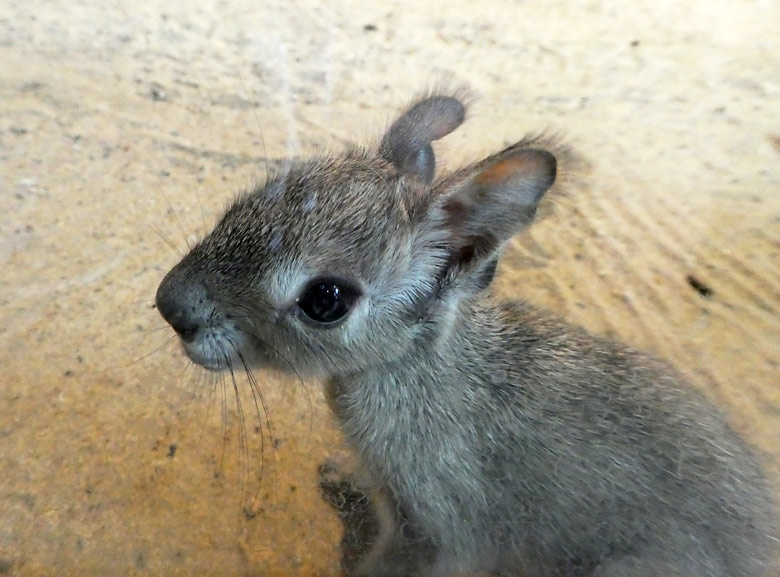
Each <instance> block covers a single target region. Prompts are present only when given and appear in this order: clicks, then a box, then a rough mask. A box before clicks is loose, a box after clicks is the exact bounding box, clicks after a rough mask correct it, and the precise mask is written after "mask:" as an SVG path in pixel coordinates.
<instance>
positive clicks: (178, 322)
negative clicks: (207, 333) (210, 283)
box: [155, 269, 205, 343]
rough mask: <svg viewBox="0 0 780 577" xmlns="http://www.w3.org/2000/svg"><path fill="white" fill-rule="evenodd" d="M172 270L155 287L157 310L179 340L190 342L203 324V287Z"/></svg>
mask: <svg viewBox="0 0 780 577" xmlns="http://www.w3.org/2000/svg"><path fill="white" fill-rule="evenodd" d="M175 270H176V269H174V271H175ZM174 271H172V273H169V275H168V276H167V277H166V278H165V279H164V280H163V282H162V283H161V284H160V288H159V289H157V297H156V299H155V300H156V303H157V310H158V311H159V312H160V315H162V317H163V318H164V319H165V320H166V321H167V322H168V324H169V325H171V328H173V330H174V331H176V334H178V335H179V337H180V338H181V340H183V341H184V342H187V343H191V342H192V341H194V340H195V338H196V336H197V334H198V329H200V327H201V326H202V325H203V318H202V315H201V314H200V312H201V310H202V309H203V307H204V301H205V288H204V287H203V286H202V285H200V283H193V282H190V281H187V280H184V279H182V278H181V276H180V275H178V274H176V273H175V272H174Z"/></svg>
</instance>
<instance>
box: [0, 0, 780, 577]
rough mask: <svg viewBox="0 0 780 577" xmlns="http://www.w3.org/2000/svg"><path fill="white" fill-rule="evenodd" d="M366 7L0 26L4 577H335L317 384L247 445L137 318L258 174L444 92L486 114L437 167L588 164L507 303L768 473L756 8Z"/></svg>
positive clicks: (767, 160)
mask: <svg viewBox="0 0 780 577" xmlns="http://www.w3.org/2000/svg"><path fill="white" fill-rule="evenodd" d="M378 4H379V3H377V6H376V7H375V6H372V5H371V3H367V2H358V1H346V0H343V1H339V2H333V3H322V4H317V3H314V2H281V1H276V0H271V1H269V2H265V3H258V2H249V1H246V0H235V1H224V2H214V1H206V2H199V3H194V2H193V3H191V4H190V5H184V3H181V4H179V3H172V2H127V1H120V2H116V3H112V4H110V5H109V4H106V3H99V2H87V1H81V2H68V3H54V2H41V1H30V2H4V3H0V63H1V64H0V214H2V215H3V216H2V218H0V263H1V264H2V280H1V281H0V318H2V323H1V325H2V326H0V394H1V395H2V402H0V471H1V473H0V510H2V514H1V515H0V573H10V574H13V575H55V574H56V575H95V576H98V575H100V576H104V575H217V574H219V575H223V576H230V575H290V574H301V575H336V574H338V562H337V548H336V545H337V542H338V531H339V527H338V524H337V522H336V519H335V518H334V515H332V514H331V512H330V511H329V510H328V509H327V507H326V506H325V505H324V504H322V503H321V502H320V500H319V498H318V496H317V492H316V489H315V483H316V465H317V464H318V463H319V462H321V461H322V460H323V459H324V457H325V456H326V455H327V454H329V453H330V452H332V451H333V450H334V448H335V447H338V445H339V440H338V433H337V432H336V431H335V429H334V427H333V424H332V422H331V420H330V417H329V416H328V414H327V411H326V410H325V409H324V407H323V404H322V400H321V396H320V392H319V388H318V386H317V383H313V382H312V383H307V384H306V385H305V387H304V386H303V385H302V384H301V383H297V382H294V381H290V380H285V379H282V378H280V377H275V376H272V375H266V374H263V373H258V377H259V379H260V381H261V386H262V391H263V394H264V398H265V401H266V403H267V406H268V414H267V415H265V414H262V412H261V414H260V415H259V417H258V415H257V414H256V413H255V411H254V407H253V405H252V408H251V409H250V408H249V407H250V405H251V399H250V397H249V395H248V393H247V389H246V383H245V382H244V381H242V380H240V379H239V383H238V384H239V388H240V391H241V395H242V398H243V400H244V405H243V407H244V416H245V417H246V423H245V427H242V425H241V423H240V422H239V421H238V420H237V410H236V402H235V396H234V394H233V391H232V383H230V382H229V381H225V380H220V379H216V378H215V377H213V376H211V375H207V374H205V373H204V372H203V371H201V370H199V369H197V368H195V367H192V366H191V365H190V364H188V363H187V362H186V361H185V360H184V359H183V356H182V354H181V353H180V352H179V350H178V347H177V346H176V342H175V339H173V338H172V333H171V331H170V330H169V329H168V327H167V326H166V325H165V324H164V323H163V321H162V320H161V319H160V318H159V317H158V315H157V313H156V311H155V310H153V309H152V304H153V298H154V293H155V290H156V287H157V284H158V283H159V281H160V279H161V278H162V276H163V274H164V273H165V271H166V270H167V269H168V268H169V267H170V266H172V265H173V264H174V263H175V262H176V261H177V259H178V258H179V255H180V254H181V253H182V251H184V250H186V246H187V243H188V242H191V240H192V239H194V238H196V237H197V236H198V235H201V234H203V233H204V231H206V230H208V228H209V226H210V224H211V223H213V221H214V219H215V218H216V217H217V216H218V214H219V212H220V210H222V208H223V207H224V206H225V204H226V203H227V202H228V201H229V199H230V198H231V197H232V195H233V194H234V193H235V192H236V191H238V190H240V189H242V188H245V187H247V186H250V185H251V184H252V183H254V182H256V181H258V180H260V179H261V178H262V174H263V173H264V170H265V166H266V162H269V163H273V162H274V161H277V160H278V159H281V158H284V157H285V156H287V155H290V154H306V153H307V152H308V151H313V150H318V149H320V148H322V147H328V148H331V149H338V148H339V147H340V146H342V145H343V143H344V142H347V141H349V140H351V139H353V138H358V139H361V138H368V137H373V136H374V135H376V134H377V133H378V131H379V130H381V129H382V127H383V125H384V123H385V122H386V121H387V120H388V119H389V118H390V117H391V115H392V114H394V113H395V111H397V110H398V109H399V108H400V107H401V106H402V105H403V104H404V103H405V102H406V101H408V99H409V98H411V96H412V95H414V94H415V93H416V92H418V91H419V90H420V89H422V88H425V87H427V86H430V85H432V84H434V83H436V82H449V83H454V84H466V85H468V86H470V87H471V88H472V89H473V90H474V91H475V93H476V94H477V96H478V99H477V100H476V102H475V104H474V106H473V107H472V109H471V114H470V119H469V121H468V122H467V124H466V125H465V126H464V127H463V128H462V129H460V130H459V131H458V132H456V133H455V134H453V135H452V136H451V137H449V138H447V139H446V141H445V142H443V143H442V144H441V146H440V147H439V151H440V152H441V155H442V157H443V158H444V159H445V160H446V161H447V162H448V163H449V164H450V165H453V164H457V163H458V162H461V161H464V160H468V159H473V158H476V157H478V156H479V155H484V154H486V153H488V152H490V151H492V150H494V149H497V148H498V147H500V146H502V145H504V144H505V143H508V142H510V141H512V140H515V139H517V138H519V137H520V136H522V135H523V134H524V133H526V132H529V131H531V132H533V131H538V130H541V129H545V128H551V129H553V130H557V131H560V132H561V133H563V134H564V135H566V136H567V138H568V140H569V141H570V142H571V143H572V145H573V147H574V149H575V151H576V152H577V154H578V155H579V156H580V159H581V162H580V163H579V165H578V166H577V167H575V168H574V169H572V170H571V171H570V173H569V174H568V175H567V176H568V186H567V188H566V191H565V193H564V194H562V195H560V196H559V197H558V199H557V200H556V199H553V203H552V204H551V205H549V206H548V213H549V216H548V217H547V218H545V219H543V220H542V221H541V222H540V223H539V224H538V226H536V227H535V228H533V229H532V230H531V231H530V233H529V234H528V235H526V236H525V237H523V238H520V239H518V240H517V242H516V243H514V245H513V246H512V248H511V250H510V251H509V252H508V254H507V255H506V258H505V259H504V261H503V263H502V267H501V277H500V279H499V282H498V285H499V290H501V291H502V292H503V293H504V294H506V295H512V296H516V297H522V298H527V299H529V300H531V301H533V302H534V303H537V304H540V305H544V306H547V307H549V308H551V309H553V310H555V311H557V312H558V313H560V314H562V315H564V316H566V317H567V318H569V319H570V320H571V321H572V322H575V323H579V324H581V325H584V326H586V327H588V328H589V329H591V330H593V331H597V332H602V333H610V334H613V335H615V336H617V337H619V338H621V339H623V340H626V341H628V342H630V343H632V344H634V345H636V346H639V347H643V348H646V349H649V350H652V351H654V352H656V353H658V354H659V355H661V356H664V357H665V358H667V359H669V360H670V361H671V362H672V363H674V364H675V365H676V366H678V367H679V368H680V369H681V370H683V371H685V372H686V373H687V374H689V375H690V376H691V378H692V379H693V380H694V381H695V382H696V383H697V384H698V385H700V386H702V387H703V388H704V389H706V390H707V391H708V393H709V394H711V396H712V397H713V398H714V399H716V401H717V402H719V403H721V404H722V405H723V406H724V407H726V408H727V409H728V410H729V411H730V413H731V415H732V417H733V421H734V423H735V424H736V425H737V426H738V427H739V429H740V430H741V431H743V432H744V434H745V435H746V437H748V438H749V439H750V440H751V441H752V442H753V443H755V445H756V446H757V447H758V448H759V449H760V450H762V451H764V452H765V453H766V455H767V462H768V468H769V469H770V470H771V471H773V472H775V471H777V464H778V457H780V426H779V425H780V423H779V421H780V387H778V384H779V383H778V381H779V379H778V375H779V374H780V257H779V255H780V194H778V193H779V192H780V36H778V34H777V29H778V22H780V3H778V2H776V1H770V0H765V1H755V2H749V1H739V2H735V1H726V0H707V1H704V0H702V1H691V2H666V1H663V2H655V3H652V7H651V3H649V2H645V3H633V4H630V3H622V6H623V7H619V4H618V3H606V2H566V1H563V0H552V1H550V2H508V1H506V2H504V1H499V0H483V1H482V2H480V3H479V6H478V7H477V4H476V3H474V4H468V3H465V2H461V3H453V2H449V3H441V4H438V5H437V6H434V5H433V3H431V4H426V3H422V2H402V3H396V4H395V5H394V7H392V8H389V7H387V8H380V7H378ZM642 5H644V6H642ZM422 6H426V7H425V8H423V7H422ZM610 6H611V7H610ZM691 279H696V280H697V281H698V282H700V283H701V284H702V285H706V287H709V288H710V289H711V291H712V293H711V294H710V295H709V296H703V295H702V294H700V293H699V292H698V291H697V290H695V288H694V287H692V286H691V284H690V282H689V281H690V280H691ZM694 284H696V283H694ZM266 416H268V417H270V421H268V420H266ZM269 423H270V430H269ZM242 431H246V433H247V442H246V444H243V443H241V442H240V439H241V438H242V436H241V435H242ZM263 443H264V444H263ZM779 574H780V572H779Z"/></svg>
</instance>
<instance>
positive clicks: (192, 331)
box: [171, 323, 199, 343]
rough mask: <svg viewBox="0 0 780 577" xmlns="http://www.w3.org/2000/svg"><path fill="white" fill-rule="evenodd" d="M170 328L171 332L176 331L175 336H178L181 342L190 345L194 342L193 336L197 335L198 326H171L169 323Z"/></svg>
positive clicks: (194, 324) (193, 324) (195, 324)
mask: <svg viewBox="0 0 780 577" xmlns="http://www.w3.org/2000/svg"><path fill="white" fill-rule="evenodd" d="M171 326H172V327H173V330H174V331H176V334H177V335H179V337H180V338H181V340H183V341H184V342H185V343H191V342H192V341H194V340H195V335H196V334H197V333H198V328H199V326H198V324H197V323H192V324H187V325H185V324H173V323H171Z"/></svg>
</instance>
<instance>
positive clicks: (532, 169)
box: [474, 153, 544, 186]
mask: <svg viewBox="0 0 780 577" xmlns="http://www.w3.org/2000/svg"><path fill="white" fill-rule="evenodd" d="M543 168H544V167H543V166H542V160H541V159H540V158H539V157H538V155H536V154H527V153H521V154H518V155H517V156H510V157H509V158H505V159H503V160H501V161H499V162H497V163H496V164H494V165H493V166H491V167H490V168H488V169H486V170H484V171H483V172H481V173H480V174H478V175H477V176H476V177H475V178H474V182H475V183H476V184H478V185H479V186H496V185H501V184H505V183H506V182H507V181H510V180H512V179H514V178H517V177H520V176H530V177H531V178H533V176H534V175H535V174H538V173H539V171H540V170H543Z"/></svg>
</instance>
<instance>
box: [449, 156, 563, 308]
mask: <svg viewBox="0 0 780 577" xmlns="http://www.w3.org/2000/svg"><path fill="white" fill-rule="evenodd" d="M526 146H527V145H525V144H522V143H521V144H517V145H515V146H512V147H509V148H507V149H506V150H504V151H502V152H499V153H498V154H496V155H493V156H491V157H490V158H487V159H485V160H483V161H482V162H479V163H477V164H476V165H473V166H471V167H468V168H466V169H464V170H461V171H459V172H457V173H455V174H453V175H452V176H451V177H449V178H447V179H446V180H445V181H444V182H442V183H441V184H440V185H439V186H437V187H436V190H435V194H436V196H437V199H436V200H435V201H434V203H435V205H437V206H438V208H439V209H440V210H441V213H440V214H441V216H440V218H441V219H442V221H441V224H440V226H442V227H443V228H444V233H445V235H446V238H447V245H448V247H449V249H450V255H451V256H450V262H449V265H448V270H447V272H446V275H445V278H447V279H448V281H449V282H451V283H455V284H457V285H458V286H459V287H460V288H462V289H464V290H465V291H466V292H468V293H472V294H473V293H475V292H478V291H479V290H481V289H482V288H484V286H485V282H486V279H492V273H493V271H494V270H495V263H496V260H497V258H498V253H499V251H500V249H501V247H502V246H503V244H504V243H505V242H506V241H507V240H509V239H510V238H511V237H512V236H514V235H515V234H517V233H518V232H520V231H521V230H523V229H524V228H526V227H527V226H528V225H529V224H531V222H532V221H533V219H534V216H535V215H536V208H537V206H538V205H539V201H540V200H541V198H542V196H543V195H544V193H545V192H546V191H547V190H548V189H549V188H550V186H552V184H553V182H554V181H555V176H556V170H557V162H556V159H555V156H553V155H552V154H551V153H550V152H547V151H546V150H542V149H538V148H526ZM487 282H488V283H489V280H488V281H487Z"/></svg>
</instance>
